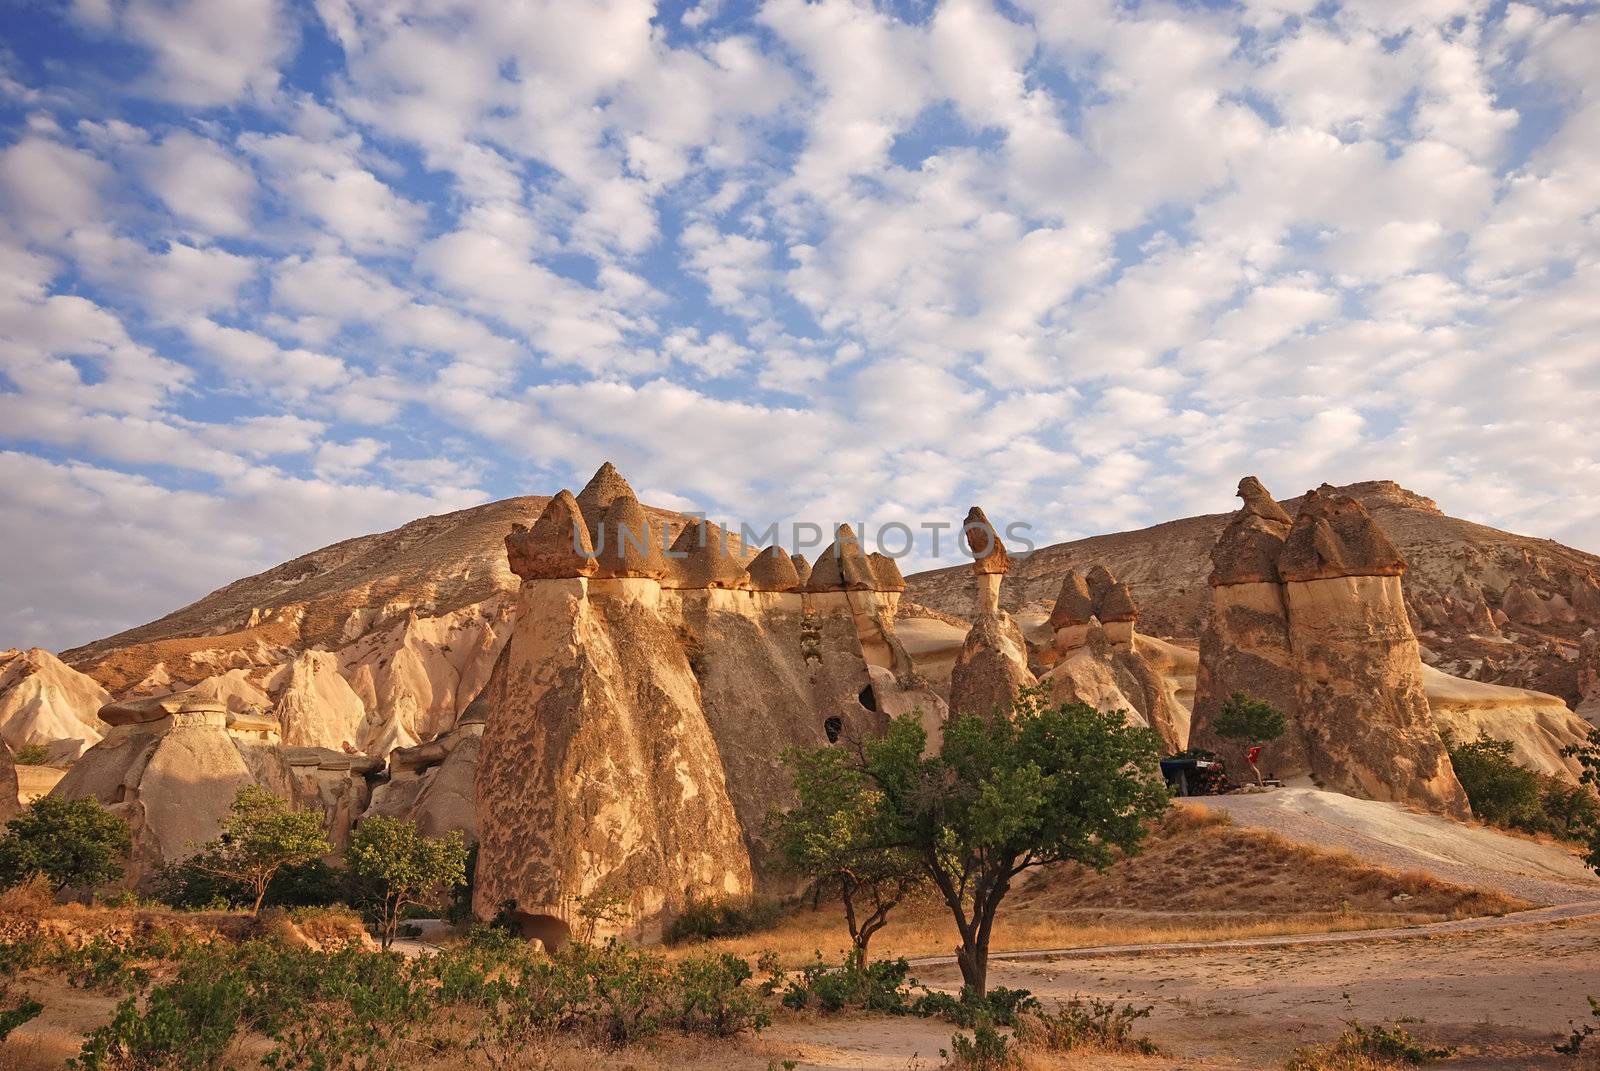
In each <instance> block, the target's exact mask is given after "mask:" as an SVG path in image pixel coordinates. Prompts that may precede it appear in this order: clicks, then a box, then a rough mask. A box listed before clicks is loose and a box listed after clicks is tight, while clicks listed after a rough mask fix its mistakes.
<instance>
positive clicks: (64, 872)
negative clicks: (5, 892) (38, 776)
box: [0, 796, 132, 891]
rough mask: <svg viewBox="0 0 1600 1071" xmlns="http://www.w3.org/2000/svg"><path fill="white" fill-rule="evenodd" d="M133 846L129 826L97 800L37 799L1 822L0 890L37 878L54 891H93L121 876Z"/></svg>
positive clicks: (46, 797) (50, 797) (48, 797)
mask: <svg viewBox="0 0 1600 1071" xmlns="http://www.w3.org/2000/svg"><path fill="white" fill-rule="evenodd" d="M131 844H132V841H131V838H130V837H129V834H128V823H127V822H126V821H124V820H123V819H122V818H120V817H118V816H117V815H114V814H112V813H111V812H110V811H107V810H106V809H105V808H104V807H102V806H100V803H99V801H98V800H95V799H92V798H85V799H81V800H65V799H61V798H60V797H58V796H41V797H40V798H38V799H36V800H34V801H33V802H32V803H30V804H28V806H26V807H24V808H23V809H22V812H21V813H20V814H18V815H17V816H16V817H15V818H13V819H11V821H9V822H7V823H6V835H5V836H4V837H0V888H7V889H9V888H11V887H12V886H13V885H17V884H20V883H21V882H23V881H25V880H27V879H28V878H29V877H31V876H33V875H34V874H42V875H44V877H45V878H46V879H47V880H48V881H49V882H50V885H51V887H52V888H54V889H56V890H57V891H59V890H61V889H66V888H69V887H70V888H87V889H91V890H92V889H95V888H98V887H99V886H101V885H106V884H109V883H110V882H113V881H116V880H117V879H118V878H120V877H122V862H123V860H124V859H125V858H127V855H128V849H129V847H130V846H131Z"/></svg>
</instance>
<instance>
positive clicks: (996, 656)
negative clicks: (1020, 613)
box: [950, 506, 1038, 714]
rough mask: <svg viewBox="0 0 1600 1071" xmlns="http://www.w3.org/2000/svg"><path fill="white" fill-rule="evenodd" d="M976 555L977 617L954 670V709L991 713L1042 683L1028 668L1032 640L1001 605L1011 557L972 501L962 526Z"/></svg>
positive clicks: (965, 539)
mask: <svg viewBox="0 0 1600 1071" xmlns="http://www.w3.org/2000/svg"><path fill="white" fill-rule="evenodd" d="M961 534H962V540H963V542H964V544H965V546H966V549H967V553H968V554H970V555H971V556H972V579H973V584H974V585H975V586H976V588H977V598H976V600H975V602H976V605H977V607H978V616H977V620H976V621H974V622H973V625H972V628H971V629H970V630H969V631H968V632H967V638H966V640H965V642H964V643H963V644H962V645H961V653H960V654H959V655H957V656H956V663H955V666H954V668H952V669H951V671H950V710H951V712H952V713H956V714H989V713H991V712H1002V713H1003V712H1005V711H1009V710H1010V709H1011V704H1012V702H1013V701H1014V700H1015V699H1016V697H1017V693H1018V692H1019V691H1020V690H1022V689H1023V688H1031V687H1033V686H1034V685H1035V684H1037V683H1038V680H1037V678H1035V677H1034V675H1033V671H1032V670H1030V669H1029V668H1028V644H1027V641H1026V640H1025V639H1024V638H1023V635H1022V629H1021V628H1020V627H1019V626H1018V625H1017V623H1016V622H1015V621H1013V620H1012V618H1011V615H1010V614H1008V613H1006V612H1005V611H1004V610H1002V609H1000V582H1001V580H1002V579H1004V577H1005V573H1006V571H1007V570H1008V569H1009V568H1010V557H1009V556H1008V555H1007V554H1006V548H1005V545H1004V544H1003V543H1002V542H1001V541H1000V536H999V533H998V532H996V531H995V529H994V526H993V525H991V524H990V523H989V519H988V518H987V517H986V516H984V513H983V510H981V509H979V508H978V507H977V506H973V507H972V508H971V509H970V510H968V511H967V517H966V520H965V521H964V522H963V523H962V528H961Z"/></svg>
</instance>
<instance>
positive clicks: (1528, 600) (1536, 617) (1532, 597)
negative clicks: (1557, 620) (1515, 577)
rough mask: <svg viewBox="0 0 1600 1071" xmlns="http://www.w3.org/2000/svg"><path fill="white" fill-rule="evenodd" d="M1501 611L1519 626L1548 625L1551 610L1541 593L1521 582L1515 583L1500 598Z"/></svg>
mask: <svg viewBox="0 0 1600 1071" xmlns="http://www.w3.org/2000/svg"><path fill="white" fill-rule="evenodd" d="M1500 609H1502V610H1504V611H1505V615H1506V617H1508V618H1510V619H1511V620H1512V621H1514V622H1515V623H1517V624H1519V625H1548V624H1549V623H1550V621H1551V614H1550V608H1549V606H1547V605H1546V604H1545V601H1544V599H1542V598H1540V597H1539V593H1538V592H1536V591H1534V590H1533V589H1532V588H1531V587H1529V586H1528V585H1527V584H1524V583H1522V582H1521V581H1513V582H1512V583H1511V585H1510V586H1509V587H1508V588H1506V590H1505V594H1503V595H1501V596H1500Z"/></svg>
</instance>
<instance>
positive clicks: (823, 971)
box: [768, 952, 916, 1015]
mask: <svg viewBox="0 0 1600 1071" xmlns="http://www.w3.org/2000/svg"><path fill="white" fill-rule="evenodd" d="M768 969H769V970H774V974H773V981H772V982H771V983H769V984H768V988H770V989H771V990H772V991H774V992H776V993H777V994H778V995H779V999H780V1000H781V1001H782V1003H783V1005H784V1007H786V1008H792V1009H794V1010H796V1011H801V1010H804V1009H806V1008H813V1009H815V1010H817V1011H820V1012H824V1013H827V1014H833V1013H836V1012H841V1011H846V1010H849V1011H872V1012H882V1013H886V1014H889V1015H905V1014H908V1013H910V1012H911V1011H912V999H911V987H912V986H914V985H916V981H915V980H914V979H912V978H911V977H910V973H911V965H910V964H909V963H907V962H906V961H905V960H904V959H903V958H902V959H881V960H875V961H873V962H872V963H868V964H866V965H862V964H861V963H860V962H859V961H858V960H857V959H856V958H855V957H853V956H852V957H850V958H849V959H847V960H845V962H844V963H828V962H827V961H825V960H824V959H823V958H822V953H820V952H819V953H817V956H816V959H814V960H813V961H812V962H810V963H808V964H806V965H805V966H804V967H802V968H800V970H799V971H798V972H796V974H795V976H794V977H793V978H789V979H787V980H784V979H783V978H782V977H781V976H780V975H779V974H777V973H776V972H775V968H774V966H773V965H771V964H770V963H769V964H768Z"/></svg>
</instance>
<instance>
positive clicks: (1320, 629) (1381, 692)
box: [1192, 479, 1469, 816]
mask: <svg viewBox="0 0 1600 1071" xmlns="http://www.w3.org/2000/svg"><path fill="white" fill-rule="evenodd" d="M1239 493H1240V497H1241V498H1243V499H1244V501H1245V504H1244V507H1243V508H1242V509H1241V510H1240V511H1239V512H1238V513H1237V514H1235V515H1234V517H1233V519H1232V520H1231V521H1230V522H1229V524H1228V526H1227V527H1226V528H1225V529H1224V531H1223V535H1222V537H1221V539H1220V540H1219V542H1218V547H1217V549H1216V551H1215V552H1214V554H1213V561H1214V570H1213V574H1212V600H1213V606H1212V613H1211V615H1210V620H1209V623H1208V626H1207V634H1206V635H1205V636H1204V637H1202V648H1201V671H1200V676H1199V680H1198V682H1197V694H1196V700H1195V723H1194V731H1193V733H1192V737H1193V740H1194V742H1195V743H1198V744H1200V746H1212V747H1217V748H1218V749H1219V750H1224V753H1228V751H1229V750H1233V749H1227V748H1226V747H1225V746H1223V745H1225V743H1226V742H1224V741H1219V740H1218V739H1217V737H1216V734H1215V731H1214V728H1213V725H1214V721H1215V718H1216V715H1217V712H1218V711H1219V710H1220V707H1221V704H1222V701H1223V700H1224V699H1225V698H1226V697H1227V696H1228V695H1229V694H1231V693H1232V692H1233V691H1242V692H1245V693H1247V694H1249V695H1251V696H1252V697H1254V698H1260V699H1265V700H1267V701H1268V702H1271V703H1272V704H1273V705H1274V706H1277V707H1279V709H1282V710H1283V711H1284V712H1285V713H1286V714H1288V715H1289V720H1290V722H1291V728H1290V731H1289V732H1288V733H1286V734H1285V735H1286V737H1287V739H1286V740H1285V741H1284V742H1283V743H1282V744H1281V745H1280V747H1281V751H1278V752H1277V753H1276V764H1275V765H1276V767H1277V768H1278V770H1279V772H1281V773H1283V774H1290V773H1300V772H1309V773H1311V774H1312V776H1314V777H1315V778H1317V779H1318V780H1319V781H1320V782H1322V783H1325V784H1327V785H1329V786H1330V787H1333V788H1336V789H1338V790H1340V791H1343V792H1348V793H1351V794H1353V795H1358V796H1365V797H1367V798H1369V799H1379V800H1395V801H1399V802H1404V803H1410V804H1413V805H1416V806H1420V807H1424V808H1426V809H1428V810H1432V811H1437V812H1440V813H1444V814H1451V815H1456V816H1465V815H1466V814H1468V812H1469V808H1468V806H1467V799H1466V794H1465V793H1464V792H1463V791H1462V789H1461V785H1460V783H1459V782H1458V781H1457V780H1456V776H1455V771H1454V770H1453V769H1452V768H1451V766H1450V760H1449V758H1448V757H1447V756H1446V754H1445V750H1444V744H1443V742H1442V741H1441V740H1440V737H1439V731H1438V726H1437V724H1436V723H1435V721H1434V718H1433V715H1432V713H1431V711H1430V710H1429V707H1428V700H1427V694H1426V689H1425V687H1424V681H1423V666H1422V659H1421V651H1420V648H1419V647H1418V645H1417V639H1416V635H1415V633H1414V632H1413V631H1412V627H1411V623H1410V620H1409V618H1408V616H1407V613H1406V604H1405V599H1404V595H1403V593H1402V591H1401V585H1400V577H1401V574H1403V573H1404V572H1405V567H1406V566H1405V560H1404V558H1403V557H1402V556H1401V555H1400V552H1399V551H1398V550H1396V549H1395V546H1394V544H1393V543H1392V542H1390V540H1389V538H1388V536H1387V535H1385V534H1384V532H1383V530H1382V528H1380V527H1379V526H1378V524H1377V523H1376V522H1374V521H1373V519H1372V517H1371V516H1370V515H1369V514H1368V513H1367V510H1366V509H1365V507H1363V506H1362V505H1361V503H1360V502H1358V501H1357V500H1356V499H1354V498H1352V497H1350V496H1348V495H1344V494H1341V493H1339V492H1338V491H1337V490H1335V489H1334V488H1332V487H1329V486H1327V485H1323V486H1322V487H1321V488H1318V489H1317V490H1315V491H1311V492H1308V493H1307V494H1306V496H1305V497H1304V498H1303V499H1302V500H1301V505H1300V511H1299V513H1298V515H1297V516H1296V517H1295V520H1294V523H1293V525H1292V526H1290V527H1289V528H1288V529H1287V531H1285V529H1284V519H1285V517H1286V514H1285V512H1284V511H1283V510H1282V509H1280V508H1278V506H1277V504H1276V503H1275V502H1273V501H1272V499H1271V497H1270V496H1268V495H1267V494H1266V491H1265V489H1264V488H1262V487H1261V485H1260V483H1259V481H1255V480H1253V479H1247V480H1245V481H1243V482H1242V483H1241V484H1240V488H1239ZM1275 541H1279V543H1280V545H1279V550H1278V553H1277V555H1276V558H1275V559H1274V558H1273V556H1272V547H1273V543H1274V542H1275ZM1280 583H1281V585H1282V586H1281V589H1279V588H1278V584H1280ZM1302 747H1303V748H1304V751H1303V752H1302V751H1301V748H1302ZM1302 756H1303V758H1302ZM1302 761H1303V762H1304V763H1305V767H1306V768H1305V770H1302V769H1301V768H1300V763H1301V762H1302Z"/></svg>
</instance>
